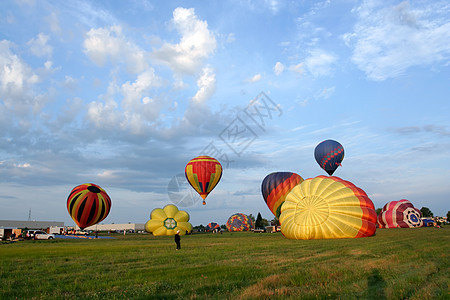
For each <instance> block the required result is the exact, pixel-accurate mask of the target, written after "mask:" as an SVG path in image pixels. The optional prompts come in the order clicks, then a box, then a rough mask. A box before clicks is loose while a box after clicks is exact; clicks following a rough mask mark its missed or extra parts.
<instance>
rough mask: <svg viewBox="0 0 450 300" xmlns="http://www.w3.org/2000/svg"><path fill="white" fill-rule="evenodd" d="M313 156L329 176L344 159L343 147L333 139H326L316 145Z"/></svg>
mask: <svg viewBox="0 0 450 300" xmlns="http://www.w3.org/2000/svg"><path fill="white" fill-rule="evenodd" d="M314 157H315V158H316V161H317V163H318V164H319V166H320V167H321V168H322V169H324V170H325V171H326V172H327V173H328V175H330V176H331V175H333V173H334V171H336V169H337V168H338V167H339V166H340V165H341V162H342V160H343V159H344V147H343V146H342V145H341V144H340V143H339V142H336V141H334V140H326V141H323V142H321V143H319V144H318V145H317V146H316V149H315V150H314Z"/></svg>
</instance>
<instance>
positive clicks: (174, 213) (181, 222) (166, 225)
mask: <svg viewBox="0 0 450 300" xmlns="http://www.w3.org/2000/svg"><path fill="white" fill-rule="evenodd" d="M188 221H189V214H188V213H187V212H185V211H183V210H178V208H177V207H176V206H175V205H173V204H168V205H166V206H165V207H164V208H162V209H161V208H155V209H154V210H152V212H151V214H150V220H148V221H147V222H146V223H145V230H146V231H147V232H151V233H153V235H154V236H161V235H174V234H175V233H176V232H177V231H178V230H180V234H181V235H183V234H186V231H188V232H191V231H192V225H191V224H190V223H189V222H188Z"/></svg>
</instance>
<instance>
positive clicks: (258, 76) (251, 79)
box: [245, 74, 262, 83]
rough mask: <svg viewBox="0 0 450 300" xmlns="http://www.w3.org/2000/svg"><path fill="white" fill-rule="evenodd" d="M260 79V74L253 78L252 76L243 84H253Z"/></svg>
mask: <svg viewBox="0 0 450 300" xmlns="http://www.w3.org/2000/svg"><path fill="white" fill-rule="evenodd" d="M261 78H262V76H261V74H256V75H255V76H253V77H252V78H248V79H246V80H245V82H249V83H255V82H258V81H260V80H261Z"/></svg>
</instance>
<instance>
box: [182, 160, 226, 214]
mask: <svg viewBox="0 0 450 300" xmlns="http://www.w3.org/2000/svg"><path fill="white" fill-rule="evenodd" d="M184 173H185V175H186V179H187V181H188V182H189V184H190V185H191V186H192V187H193V188H194V189H195V190H196V191H197V193H199V194H200V196H201V197H202V198H203V205H205V204H206V201H205V199H206V197H207V196H208V194H209V193H210V192H211V191H212V190H213V189H214V188H215V187H216V185H217V183H218V182H219V180H220V178H221V177H222V165H221V164H220V163H219V161H218V160H216V159H214V158H212V157H209V156H206V155H203V156H198V157H196V158H194V159H192V160H190V161H189V162H188V163H187V165H186V168H185V170H184Z"/></svg>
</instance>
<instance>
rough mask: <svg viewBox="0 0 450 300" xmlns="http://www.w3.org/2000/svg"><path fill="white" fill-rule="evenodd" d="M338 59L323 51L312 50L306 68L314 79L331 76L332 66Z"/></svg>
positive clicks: (306, 60)
mask: <svg viewBox="0 0 450 300" xmlns="http://www.w3.org/2000/svg"><path fill="white" fill-rule="evenodd" d="M336 60H337V57H336V56H334V55H333V54H330V53H327V52H325V51H323V50H320V49H316V50H311V51H310V55H309V56H308V57H307V58H306V59H305V67H306V68H307V69H308V71H309V73H311V74H312V75H313V76H314V77H319V76H325V75H330V73H331V66H332V65H333V64H334V63H335V62H336Z"/></svg>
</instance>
